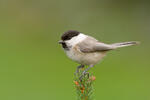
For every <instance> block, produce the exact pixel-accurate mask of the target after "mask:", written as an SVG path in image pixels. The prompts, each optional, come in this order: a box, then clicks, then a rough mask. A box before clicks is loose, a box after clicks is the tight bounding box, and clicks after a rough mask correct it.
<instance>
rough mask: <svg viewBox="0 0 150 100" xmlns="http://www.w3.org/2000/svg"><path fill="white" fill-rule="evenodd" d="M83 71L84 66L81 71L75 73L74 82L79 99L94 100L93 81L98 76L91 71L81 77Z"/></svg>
mask: <svg viewBox="0 0 150 100" xmlns="http://www.w3.org/2000/svg"><path fill="white" fill-rule="evenodd" d="M83 71H84V68H80V69H79V72H78V73H76V74H75V79H74V83H75V88H76V91H77V99H78V100H93V92H94V90H93V82H94V80H95V79H96V78H95V76H93V75H92V73H90V72H87V73H86V74H85V75H83V76H82V78H81V75H82V73H83Z"/></svg>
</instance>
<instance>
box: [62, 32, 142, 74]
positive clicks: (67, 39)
mask: <svg viewBox="0 0 150 100" xmlns="http://www.w3.org/2000/svg"><path fill="white" fill-rule="evenodd" d="M59 44H61V45H62V47H63V49H64V51H65V53H66V54H67V56H68V57H69V58H70V59H72V60H73V61H75V62H77V63H79V64H80V66H78V67H77V71H76V72H77V73H78V71H79V68H83V67H84V66H85V65H87V66H89V67H88V68H87V69H85V70H84V71H83V73H82V75H84V74H85V73H86V72H87V71H88V70H89V69H90V68H91V67H93V66H94V65H95V64H97V63H98V62H99V61H100V60H101V59H102V58H103V57H104V56H105V55H106V53H107V52H108V51H111V50H115V49H117V48H120V47H126V46H131V45H137V44H139V42H136V41H131V42H121V43H113V44H106V43H102V42H100V41H98V40H97V39H95V38H93V37H91V36H89V35H85V34H83V33H80V32H78V31H76V30H69V31H67V32H64V34H63V35H62V36H61V40H60V41H59Z"/></svg>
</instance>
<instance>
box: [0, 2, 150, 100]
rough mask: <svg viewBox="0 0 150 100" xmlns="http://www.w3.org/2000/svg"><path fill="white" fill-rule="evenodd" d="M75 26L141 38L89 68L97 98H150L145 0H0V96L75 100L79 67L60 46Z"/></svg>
mask: <svg viewBox="0 0 150 100" xmlns="http://www.w3.org/2000/svg"><path fill="white" fill-rule="evenodd" d="M70 29H74V30H78V31H81V32H83V33H85V34H88V35H92V36H94V37H96V38H97V39H99V40H100V41H103V42H106V43H115V42H122V41H133V40H136V41H141V45H138V46H132V47H126V48H121V49H118V50H115V51H111V52H109V53H108V55H107V56H106V57H105V58H104V60H103V61H102V62H101V63H100V64H97V65H96V66H95V67H94V68H93V69H91V71H92V72H94V75H95V76H96V81H95V85H94V87H95V99H96V100H150V53H149V52H150V45H149V43H150V2H149V1H148V0H0V100H76V92H75V88H74V83H73V76H74V75H73V74H74V72H75V70H76V66H77V65H78V64H77V63H75V62H72V61H71V60H70V59H68V58H67V57H66V55H65V54H64V52H63V50H62V48H61V46H60V45H59V44H58V40H59V39H60V36H61V34H62V33H63V32H64V31H67V30H70Z"/></svg>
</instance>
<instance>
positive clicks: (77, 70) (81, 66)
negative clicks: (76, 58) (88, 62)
mask: <svg viewBox="0 0 150 100" xmlns="http://www.w3.org/2000/svg"><path fill="white" fill-rule="evenodd" d="M80 68H84V65H80V66H78V67H77V69H76V72H75V74H78V73H79V69H80Z"/></svg>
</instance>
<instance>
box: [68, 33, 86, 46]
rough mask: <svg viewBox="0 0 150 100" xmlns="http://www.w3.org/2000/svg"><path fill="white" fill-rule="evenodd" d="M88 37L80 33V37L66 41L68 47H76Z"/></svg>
mask: <svg viewBox="0 0 150 100" xmlns="http://www.w3.org/2000/svg"><path fill="white" fill-rule="evenodd" d="M86 37H87V36H86V35H84V34H82V33H80V34H79V35H78V36H75V37H73V38H72V39H71V40H68V41H66V42H67V44H68V45H71V46H73V45H76V44H78V43H79V42H81V41H83V40H84V39H85V38H86Z"/></svg>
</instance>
